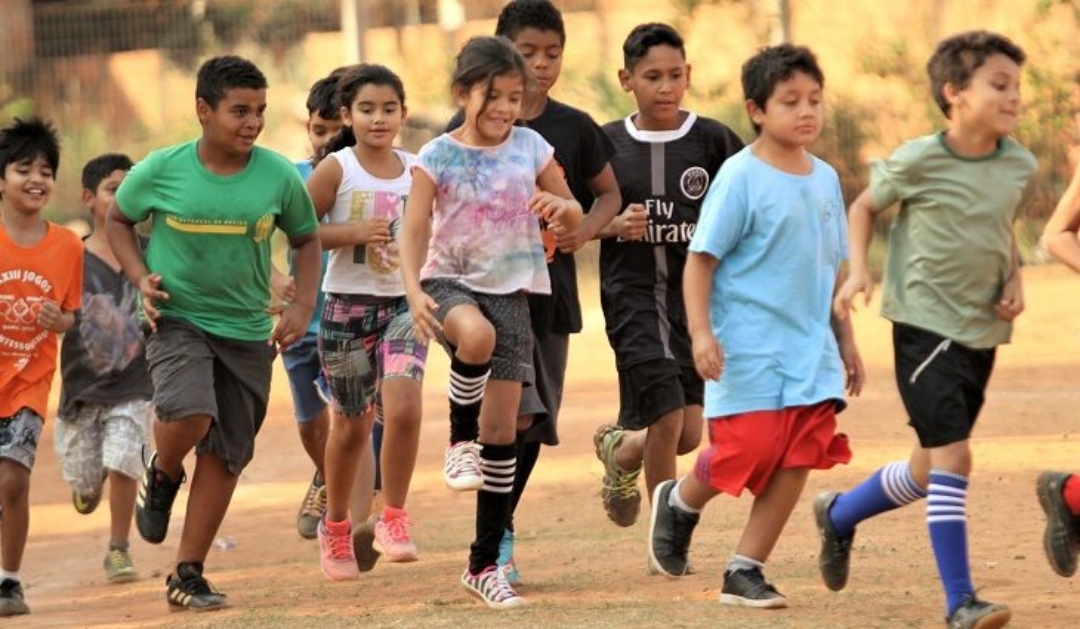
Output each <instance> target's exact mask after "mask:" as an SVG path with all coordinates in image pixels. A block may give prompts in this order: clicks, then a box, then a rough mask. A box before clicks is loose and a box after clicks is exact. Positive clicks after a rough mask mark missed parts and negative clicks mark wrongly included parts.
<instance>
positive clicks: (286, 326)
mask: <svg viewBox="0 0 1080 629" xmlns="http://www.w3.org/2000/svg"><path fill="white" fill-rule="evenodd" d="M289 246H290V247H292V259H293V270H294V271H295V272H296V299H295V300H294V301H293V302H292V303H290V302H288V301H286V302H285V303H283V304H282V305H280V306H277V307H276V308H270V309H268V312H270V313H271V314H277V315H281V318H280V319H278V322H277V325H275V326H274V330H273V331H272V332H271V333H270V340H269V342H270V343H271V344H273V343H277V344H278V345H279V346H280V347H281V348H286V347H288V346H289V345H292V344H293V343H295V342H297V341H299V340H300V339H301V338H302V337H303V336H304V333H305V332H306V331H307V327H308V323H310V322H311V315H312V313H313V312H315V302H316V300H317V299H318V293H319V273H320V272H321V270H322V247H320V246H319V238H318V236H317V235H316V234H305V235H303V236H289Z"/></svg>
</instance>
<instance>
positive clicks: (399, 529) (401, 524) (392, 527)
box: [385, 515, 413, 542]
mask: <svg viewBox="0 0 1080 629" xmlns="http://www.w3.org/2000/svg"><path fill="white" fill-rule="evenodd" d="M385 523H386V532H387V533H389V534H390V539H392V540H394V541H395V542H407V541H409V532H408V527H410V526H412V525H413V521H412V520H410V519H409V518H408V517H407V516H404V515H403V516H400V517H397V518H390V519H389V520H385Z"/></svg>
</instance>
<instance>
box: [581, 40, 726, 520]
mask: <svg viewBox="0 0 1080 629" xmlns="http://www.w3.org/2000/svg"><path fill="white" fill-rule="evenodd" d="M623 58H624V67H623V69H622V70H619V81H620V82H621V83H622V87H623V89H624V90H625V91H627V92H632V93H633V94H634V100H635V101H637V106H638V112H637V113H635V114H632V115H630V116H629V117H627V118H626V119H625V120H616V121H613V122H610V123H608V124H606V125H604V131H605V132H606V133H607V134H608V136H609V137H610V138H611V140H612V142H613V143H614V145H615V150H616V154H615V158H614V159H613V160H612V166H613V167H614V169H615V177H616V179H617V180H618V182H619V191H620V193H621V194H622V201H623V204H624V205H625V208H624V209H623V211H622V212H621V213H620V214H619V215H618V216H617V217H615V219H614V220H612V221H611V223H610V224H609V225H608V227H607V228H605V230H604V231H603V232H602V234H601V235H602V236H603V237H604V240H603V241H602V242H601V245H600V297H601V304H602V306H603V309H604V318H605V320H606V322H607V333H608V339H609V340H610V342H611V347H612V349H614V350H615V359H616V366H617V368H618V371H619V397H620V410H619V419H618V425H604V426H601V427H600V428H599V429H598V430H597V432H596V435H595V436H594V438H593V443H594V445H595V446H596V455H597V457H598V458H599V459H600V460H601V461H602V462H603V463H604V480H603V488H602V491H601V496H602V498H603V501H604V508H605V510H606V511H607V514H608V517H610V518H611V519H612V520H613V521H614V522H615V523H616V524H618V525H619V526H631V525H632V524H634V522H635V521H637V516H638V512H639V510H640V504H641V494H640V493H639V491H638V488H637V477H638V475H639V474H640V473H641V470H642V468H643V467H644V469H645V485H646V487H647V489H648V491H649V495H650V496H652V492H653V489H654V488H655V487H656V485H658V484H659V483H660V482H662V481H664V480H668V479H671V478H674V476H675V459H676V456H677V455H679V454H686V453H688V452H691V451H693V450H694V449H695V448H696V447H697V445H698V442H699V441H700V440H701V429H702V401H703V396H704V384H703V382H702V380H701V378H700V377H699V376H698V375H697V373H696V372H695V370H694V360H693V355H692V354H691V352H690V340H689V334H688V332H687V327H686V312H685V309H684V306H683V298H682V274H683V266H684V265H685V263H686V256H687V247H688V245H689V243H690V238H691V236H693V234H694V229H695V227H696V225H697V219H698V212H699V210H700V208H701V200H702V198H703V197H704V196H705V192H706V190H708V188H709V182H710V179H711V177H713V176H714V175H715V174H716V172H717V171H718V170H720V165H721V164H722V163H723V162H724V160H725V159H727V158H728V157H730V156H731V155H734V154H735V153H737V152H738V151H739V150H740V149H742V147H743V142H742V141H741V140H740V139H739V138H738V136H736V135H735V134H734V133H733V132H732V131H731V130H730V129H728V128H727V127H726V126H724V125H723V124H720V123H719V122H717V121H715V120H710V119H708V118H702V117H699V116H697V115H696V114H694V113H693V112H690V111H686V110H684V109H681V108H680V106H679V105H680V103H681V101H682V98H683V95H684V94H685V93H686V89H687V87H688V86H689V84H690V64H689V63H687V61H686V50H685V48H684V46H683V40H682V37H681V36H680V35H679V33H678V32H676V31H675V29H673V28H671V27H670V26H668V25H666V24H641V25H639V26H637V27H635V28H634V29H633V30H632V31H631V32H630V34H629V35H628V36H627V38H626V42H625V43H624V44H623ZM642 223H645V225H644V229H642ZM628 233H629V234H630V235H628Z"/></svg>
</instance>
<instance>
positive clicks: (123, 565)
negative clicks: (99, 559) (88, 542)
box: [108, 548, 131, 570]
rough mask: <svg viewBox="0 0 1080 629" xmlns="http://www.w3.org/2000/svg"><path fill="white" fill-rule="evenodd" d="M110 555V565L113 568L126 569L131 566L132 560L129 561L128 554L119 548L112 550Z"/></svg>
mask: <svg viewBox="0 0 1080 629" xmlns="http://www.w3.org/2000/svg"><path fill="white" fill-rule="evenodd" d="M108 557H109V565H111V566H112V568H113V570H126V569H127V568H130V567H131V562H130V561H128V557H127V555H125V554H124V551H122V550H120V549H118V548H114V549H112V550H110V551H109V555H108Z"/></svg>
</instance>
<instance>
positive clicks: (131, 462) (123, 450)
mask: <svg viewBox="0 0 1080 629" xmlns="http://www.w3.org/2000/svg"><path fill="white" fill-rule="evenodd" d="M153 414H154V403H153V402H151V401H150V400H131V401H128V402H122V403H120V404H116V405H109V404H82V405H80V406H79V409H78V410H77V411H75V414H74V415H71V416H67V417H60V420H59V421H58V422H56V428H55V433H54V435H53V437H54V438H53V441H54V445H55V446H56V456H57V457H59V459H60V462H61V467H62V468H63V472H64V480H65V481H67V483H68V484H69V485H71V488H72V489H74V490H75V491H76V492H77V493H79V494H83V495H86V494H91V493H94V492H95V491H97V489H98V488H99V487H101V479H102V478H104V476H105V473H106V471H108V470H114V471H117V472H120V473H121V474H123V475H124V476H127V477H128V478H133V479H138V478H139V477H140V476H141V475H142V473H143V467H144V466H143V458H142V456H143V448H144V447H146V446H147V445H148V444H149V442H150V421H151V418H152V417H153Z"/></svg>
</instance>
